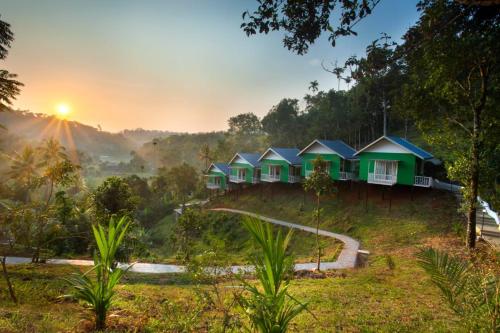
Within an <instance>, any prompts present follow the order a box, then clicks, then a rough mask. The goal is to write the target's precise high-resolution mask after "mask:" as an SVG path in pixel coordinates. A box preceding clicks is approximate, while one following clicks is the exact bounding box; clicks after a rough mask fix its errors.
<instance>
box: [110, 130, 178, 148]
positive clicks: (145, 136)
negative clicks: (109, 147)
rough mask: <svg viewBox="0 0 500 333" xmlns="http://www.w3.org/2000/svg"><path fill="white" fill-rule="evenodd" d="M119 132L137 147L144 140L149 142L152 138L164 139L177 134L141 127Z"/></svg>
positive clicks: (143, 142)
mask: <svg viewBox="0 0 500 333" xmlns="http://www.w3.org/2000/svg"><path fill="white" fill-rule="evenodd" d="M120 133H121V134H122V135H123V136H124V137H126V138H127V139H128V140H129V141H131V142H132V143H133V144H134V145H135V146H136V148H139V147H141V146H142V145H143V144H145V143H146V142H150V141H152V140H154V139H164V138H166V137H169V136H170V135H173V134H177V133H175V132H170V131H158V130H146V129H142V128H136V129H126V130H123V131H121V132H120Z"/></svg>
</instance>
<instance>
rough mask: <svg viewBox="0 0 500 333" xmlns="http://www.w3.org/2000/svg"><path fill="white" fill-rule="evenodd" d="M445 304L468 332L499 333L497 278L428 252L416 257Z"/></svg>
mask: <svg viewBox="0 0 500 333" xmlns="http://www.w3.org/2000/svg"><path fill="white" fill-rule="evenodd" d="M418 260H419V263H420V266H422V268H424V269H425V271H426V272H427V273H428V274H429V275H430V277H431V281H432V282H433V283H434V285H436V286H437V287H438V288H439V290H440V291H441V293H442V295H443V298H444V300H445V302H446V303H447V304H448V306H449V307H450V308H451V310H452V311H453V312H455V313H456V314H457V315H458V316H460V319H461V322H463V323H464V324H465V325H466V326H467V328H468V329H469V331H470V332H483V331H484V332H492V333H495V332H500V277H499V276H498V274H495V273H494V271H492V270H489V269H488V270H479V271H478V268H477V267H475V266H473V265H471V264H470V263H469V262H466V261H464V260H461V259H458V258H454V257H450V256H449V255H448V254H447V253H444V252H440V251H436V250H434V249H432V248H429V249H424V250H422V251H421V252H420V253H419V254H418Z"/></svg>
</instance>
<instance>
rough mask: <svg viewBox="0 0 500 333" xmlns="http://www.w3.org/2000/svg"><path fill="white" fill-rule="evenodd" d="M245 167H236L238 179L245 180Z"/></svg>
mask: <svg viewBox="0 0 500 333" xmlns="http://www.w3.org/2000/svg"><path fill="white" fill-rule="evenodd" d="M246 171H247V170H246V169H238V179H240V180H245V179H246V174H247V172H246Z"/></svg>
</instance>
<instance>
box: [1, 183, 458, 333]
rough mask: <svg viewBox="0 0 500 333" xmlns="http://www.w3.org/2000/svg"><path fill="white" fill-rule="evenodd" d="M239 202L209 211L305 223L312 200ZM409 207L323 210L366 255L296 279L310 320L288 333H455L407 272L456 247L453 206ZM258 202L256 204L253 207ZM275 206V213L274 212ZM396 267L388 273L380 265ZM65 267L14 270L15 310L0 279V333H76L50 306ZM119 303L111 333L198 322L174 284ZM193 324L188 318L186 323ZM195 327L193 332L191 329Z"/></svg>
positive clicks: (402, 202)
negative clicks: (424, 252)
mask: <svg viewBox="0 0 500 333" xmlns="http://www.w3.org/2000/svg"><path fill="white" fill-rule="evenodd" d="M254 192H255V193H252V191H250V193H249V194H247V195H241V196H240V197H239V200H237V201H233V200H232V199H230V198H222V199H220V201H219V202H217V203H212V205H214V206H227V207H237V208H239V209H248V210H253V211H256V212H260V213H262V214H266V215H269V216H273V217H277V218H282V219H288V220H290V221H293V222H297V223H304V224H311V221H310V220H311V218H310V216H311V210H312V205H311V204H312V200H311V198H307V200H306V201H305V203H303V196H302V194H301V193H300V191H297V192H293V195H292V193H291V192H287V193H288V194H287V196H286V197H285V196H284V195H283V192H282V191H281V190H280V189H277V188H276V189H275V190H274V195H273V198H272V199H271V197H270V193H269V192H267V191H265V192H264V195H263V196H260V192H259V190H254ZM415 194H416V195H415V200H414V201H410V198H409V196H405V195H403V194H399V195H396V193H394V198H395V199H394V200H393V206H392V211H391V212H388V209H387V203H388V202H387V201H384V202H382V201H381V198H380V195H379V194H376V193H374V192H373V196H372V197H371V198H370V200H369V205H368V211H367V212H365V209H364V201H363V200H361V201H358V199H357V191H356V190H355V189H353V190H352V194H351V195H347V193H345V192H341V193H340V194H339V195H338V197H337V198H331V199H330V200H328V202H327V201H325V211H324V214H323V215H324V216H325V220H324V222H323V224H322V228H324V229H329V230H335V231H339V232H344V233H346V234H349V235H352V236H353V237H356V238H358V239H360V240H361V243H362V246H363V248H365V249H368V250H369V251H370V252H371V253H372V254H371V255H370V257H369V261H368V265H367V267H363V268H358V269H354V270H348V271H342V272H336V273H334V274H332V275H331V276H329V277H328V278H326V279H297V280H294V281H292V285H291V292H292V294H294V295H295V296H296V297H297V298H298V299H301V300H303V301H307V302H309V304H310V305H309V307H310V310H311V311H312V312H313V313H314V315H315V316H316V317H317V318H318V320H317V321H316V320H315V319H314V318H313V317H312V316H311V315H310V314H307V313H304V314H301V315H300V316H299V317H298V318H297V320H295V322H294V324H293V327H292V328H293V330H294V331H297V332H332V331H336V330H337V331H347V332H394V331H398V332H432V331H434V332H443V331H460V330H461V327H460V323H459V322H456V321H455V320H456V319H457V318H455V317H454V315H453V314H452V313H450V311H449V310H448V309H447V307H446V305H445V304H444V303H443V301H442V300H441V298H440V295H439V292H438V291H437V289H436V288H435V287H433V286H432V285H431V284H430V282H429V279H428V277H427V276H426V274H425V273H424V272H423V271H422V270H421V269H420V268H419V267H418V266H417V265H416V262H415V257H414V254H415V251H416V250H417V248H418V246H420V245H427V244H433V245H435V246H440V247H446V248H452V247H455V246H459V245H460V244H461V241H460V240H459V239H458V238H457V237H456V236H454V234H453V233H452V232H451V229H452V227H451V226H452V224H453V222H454V221H456V219H457V218H458V217H457V215H456V214H455V213H454V209H455V207H454V202H453V198H450V197H448V196H446V195H444V194H440V193H436V192H430V193H425V192H424V191H419V193H415ZM259 197H263V198H265V202H262V201H261V199H259ZM280 207H281V208H280ZM387 255H390V256H391V257H392V258H393V260H394V262H395V264H396V266H395V269H394V270H391V269H389V268H388V265H387V264H386V256H387ZM72 269H73V268H68V267H54V266H52V267H51V266H31V265H27V266H17V267H15V268H12V273H13V282H14V284H15V286H16V290H17V292H18V294H19V298H20V300H21V305H19V306H17V307H16V306H13V305H12V304H10V303H9V302H8V300H7V294H6V291H5V288H4V287H5V285H4V282H3V280H0V331H2V329H1V328H5V329H4V330H5V331H14V332H25V331H38V332H42V331H44V332H55V331H66V330H68V331H72V330H83V329H84V328H85V327H88V325H89V324H88V321H85V320H83V321H82V319H81V318H82V315H84V314H85V312H84V311H83V310H82V308H81V307H80V306H79V305H78V304H75V303H71V302H67V301H61V300H60V299H58V298H57V297H58V296H59V295H61V294H64V293H65V292H66V288H65V287H64V286H63V284H62V283H61V281H60V280H59V278H61V277H63V276H65V275H66V274H67V273H68V272H69V271H71V270H72ZM118 296H119V297H118V302H117V304H116V307H115V308H114V310H113V313H114V314H115V316H113V317H112V318H111V320H110V323H111V325H112V326H113V327H114V328H116V329H117V330H124V329H130V330H133V329H138V330H139V331H182V330H183V329H185V330H189V329H191V330H194V331H200V330H201V328H200V327H199V326H198V327H196V325H201V323H202V322H203V321H202V320H201V319H200V318H198V317H196V306H195V302H194V297H193V296H194V286H193V285H190V284H189V282H188V281H187V280H186V279H185V278H184V277H182V276H175V275H174V276H171V275H170V276H168V275H158V276H157V275H155V276H151V275H148V276H146V275H137V274H135V275H130V276H129V277H128V279H127V281H124V283H123V284H121V285H120V286H119V289H118ZM193 318H195V319H193ZM193 325H194V326H193Z"/></svg>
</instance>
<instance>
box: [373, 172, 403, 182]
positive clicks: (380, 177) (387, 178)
mask: <svg viewBox="0 0 500 333" xmlns="http://www.w3.org/2000/svg"><path fill="white" fill-rule="evenodd" d="M396 182H397V176H395V175H385V174H378V173H371V172H369V173H368V183H371V184H381V185H394V184H396Z"/></svg>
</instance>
